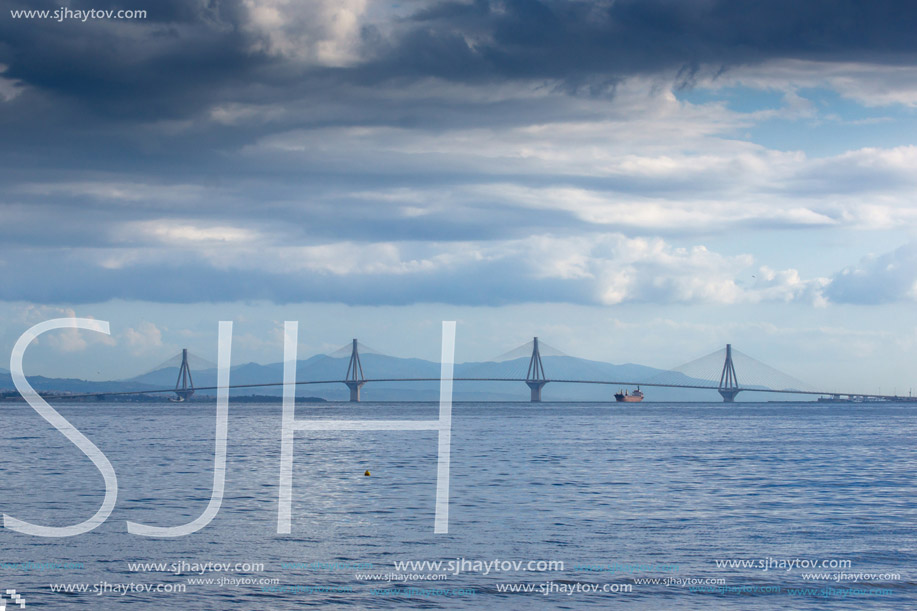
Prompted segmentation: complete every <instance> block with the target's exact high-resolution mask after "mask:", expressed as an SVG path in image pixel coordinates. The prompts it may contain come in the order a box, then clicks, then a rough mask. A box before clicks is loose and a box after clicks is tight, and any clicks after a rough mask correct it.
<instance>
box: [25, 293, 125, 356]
mask: <svg viewBox="0 0 917 611" xmlns="http://www.w3.org/2000/svg"><path fill="white" fill-rule="evenodd" d="M76 317H77V313H76V311H75V310H74V309H72V308H60V307H55V306H46V305H36V304H27V305H25V306H22V307H20V308H19V316H18V318H19V321H18V322H19V323H20V324H22V325H23V327H26V326H28V327H31V326H32V325H36V324H38V323H41V322H45V321H48V320H51V319H54V318H76ZM81 318H94V317H93V316H82V317H81ZM32 344H34V345H43V346H48V347H50V348H51V349H52V350H55V351H57V352H61V353H65V354H66V353H71V352H83V351H84V350H86V349H87V348H89V346H90V345H92V344H101V345H105V346H114V345H116V344H117V341H116V340H115V339H114V338H113V337H111V336H110V335H105V334H103V333H94V332H92V331H82V330H79V329H56V330H53V331H49V332H47V333H44V334H42V335H41V336H40V337H38V338H37V339H35V340H33V341H32Z"/></svg>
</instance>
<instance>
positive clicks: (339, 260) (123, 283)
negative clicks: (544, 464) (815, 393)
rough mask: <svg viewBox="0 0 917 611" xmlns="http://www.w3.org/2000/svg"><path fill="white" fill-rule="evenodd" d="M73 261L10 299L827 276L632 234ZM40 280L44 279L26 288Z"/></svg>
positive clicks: (646, 287)
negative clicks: (754, 275) (761, 265)
mask: <svg viewBox="0 0 917 611" xmlns="http://www.w3.org/2000/svg"><path fill="white" fill-rule="evenodd" d="M68 256H69V257H70V260H71V261H73V260H74V257H78V258H79V261H78V262H77V263H76V264H73V265H67V266H61V265H60V263H59V262H58V261H55V260H54V258H53V257H48V256H47V254H45V255H43V256H42V257H40V258H38V259H36V260H35V261H34V262H33V264H32V265H31V266H30V267H29V268H22V267H17V268H14V269H12V270H10V279H11V282H9V283H7V284H6V285H4V287H2V288H0V298H2V299H5V300H33V301H54V300H63V299H66V300H69V301H71V302H98V301H100V300H101V301H104V300H106V299H111V298H121V299H129V300H130V299H133V300H145V301H153V302H168V303H191V302H225V301H252V300H269V301H273V302H276V303H300V302H338V303H347V304H394V305H405V304H412V303H431V302H438V303H456V304H466V305H501V304H509V303H530V302H557V303H572V304H593V305H614V304H619V303H625V302H654V303H714V304H739V303H757V302H761V301H783V302H787V301H797V300H798V301H803V302H806V303H809V302H814V301H816V300H817V296H818V294H819V288H820V286H821V285H820V284H819V283H820V282H821V281H820V280H818V279H813V280H803V279H801V278H800V277H799V274H798V272H796V271H795V270H783V271H771V270H770V269H769V268H762V271H761V272H760V273H762V280H761V281H759V283H758V284H756V285H748V283H745V282H743V281H741V280H739V278H741V277H747V276H750V275H752V273H753V271H752V270H754V269H755V267H754V264H755V260H754V258H753V257H752V256H750V255H735V256H724V255H721V254H718V253H716V252H712V251H710V250H709V249H707V248H706V247H704V246H700V245H695V246H692V247H689V248H685V247H678V246H673V245H671V244H668V243H666V242H665V241H664V240H662V239H661V238H628V237H627V236H625V235H622V234H602V235H594V236H572V237H561V236H555V235H550V234H542V235H533V236H529V237H525V238H520V239H514V240H500V241H468V242H424V241H413V242H399V243H395V242H380V243H328V244H316V245H311V246H283V245H272V244H270V242H269V241H268V240H266V241H264V242H256V243H254V244H246V245H243V246H236V245H233V244H229V245H224V246H212V245H211V244H210V243H209V242H208V241H206V240H203V241H198V242H195V243H194V244H193V245H191V244H186V245H183V246H182V247H180V248H176V249H170V250H165V251H159V250H152V251H150V250H148V249H141V250H140V251H139V252H137V253H134V252H132V251H131V250H130V249H122V256H121V258H120V259H119V260H117V261H114V262H113V261H112V260H111V256H110V255H109V253H107V252H106V251H105V250H98V249H87V250H84V251H80V252H73V251H69V252H68ZM29 274H40V275H41V277H42V282H40V283H36V282H32V283H25V282H18V281H17V280H18V279H19V278H20V277H24V276H26V275H29Z"/></svg>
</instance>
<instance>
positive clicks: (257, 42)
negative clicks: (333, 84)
mask: <svg viewBox="0 0 917 611" xmlns="http://www.w3.org/2000/svg"><path fill="white" fill-rule="evenodd" d="M243 5H244V6H245V8H246V10H247V11H248V22H247V24H246V26H247V28H246V29H247V30H248V32H249V33H250V34H252V35H253V37H254V42H253V43H252V45H251V50H252V51H255V52H263V53H268V54H271V55H279V56H283V57H285V58H288V59H292V60H297V61H303V62H306V63H310V64H319V65H324V66H345V65H348V64H351V63H353V62H355V61H356V60H357V59H358V56H359V54H358V51H359V49H358V45H359V34H360V25H361V19H362V17H363V14H364V13H365V11H366V0H244V1H243Z"/></svg>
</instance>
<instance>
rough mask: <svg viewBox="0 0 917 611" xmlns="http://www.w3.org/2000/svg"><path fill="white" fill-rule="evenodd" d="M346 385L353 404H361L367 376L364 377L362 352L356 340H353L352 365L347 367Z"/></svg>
mask: <svg viewBox="0 0 917 611" xmlns="http://www.w3.org/2000/svg"><path fill="white" fill-rule="evenodd" d="M344 384H346V385H347V388H349V389H350V401H351V403H359V402H360V389H361V388H363V385H364V384H366V376H364V375H363V365H362V363H360V351H359V350H358V349H357V340H356V339H354V340H353V351H351V353H350V364H349V365H347V375H345V376H344Z"/></svg>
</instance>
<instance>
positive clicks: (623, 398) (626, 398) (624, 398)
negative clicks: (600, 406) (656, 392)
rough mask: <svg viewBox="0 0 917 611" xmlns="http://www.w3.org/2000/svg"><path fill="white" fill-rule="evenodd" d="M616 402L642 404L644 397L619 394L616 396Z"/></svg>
mask: <svg viewBox="0 0 917 611" xmlns="http://www.w3.org/2000/svg"><path fill="white" fill-rule="evenodd" d="M615 401H617V402H618V403H640V402H641V401H643V395H642V394H641V395H622V394H621V393H618V394H616V395H615Z"/></svg>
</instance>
